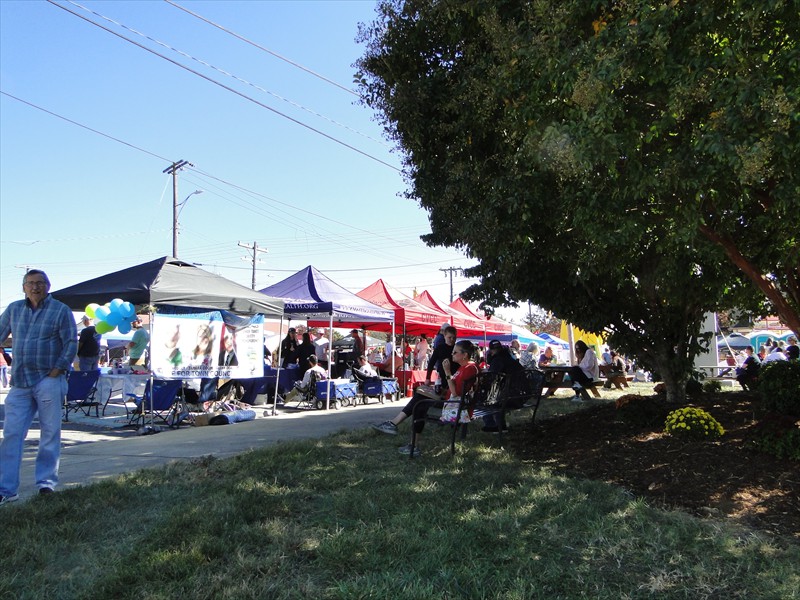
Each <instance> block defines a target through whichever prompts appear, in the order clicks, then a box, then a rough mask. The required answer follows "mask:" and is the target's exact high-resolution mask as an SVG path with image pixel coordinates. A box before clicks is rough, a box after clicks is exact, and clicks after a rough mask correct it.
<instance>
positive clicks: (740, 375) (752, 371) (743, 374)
mask: <svg viewBox="0 0 800 600" xmlns="http://www.w3.org/2000/svg"><path fill="white" fill-rule="evenodd" d="M744 351H745V353H746V354H747V358H745V359H744V362H743V363H742V366H741V367H739V368H738V369H736V381H738V382H739V384H740V385H741V386H742V389H743V390H749V389H750V386H752V385H753V383H754V382H755V380H756V377H758V371H759V370H760V369H761V361H760V360H758V357H757V356H754V355H753V348H751V347H750V346H748V347H747V348H745V350H744Z"/></svg>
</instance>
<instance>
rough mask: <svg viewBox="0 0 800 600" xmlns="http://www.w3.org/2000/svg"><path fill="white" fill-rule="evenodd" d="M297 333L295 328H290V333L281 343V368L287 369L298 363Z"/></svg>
mask: <svg viewBox="0 0 800 600" xmlns="http://www.w3.org/2000/svg"><path fill="white" fill-rule="evenodd" d="M296 334H297V332H296V331H295V328H294V327H290V328H289V332H288V333H287V334H286V337H285V338H283V341H282V342H281V366H282V367H283V368H284V369H285V368H286V367H288V366H289V365H291V364H294V363H296V362H297V352H296V351H297V338H296V337H295V335H296Z"/></svg>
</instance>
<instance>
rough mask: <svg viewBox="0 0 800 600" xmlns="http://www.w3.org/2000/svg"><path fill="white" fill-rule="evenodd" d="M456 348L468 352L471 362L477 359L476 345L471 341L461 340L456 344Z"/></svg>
mask: <svg viewBox="0 0 800 600" xmlns="http://www.w3.org/2000/svg"><path fill="white" fill-rule="evenodd" d="M456 346H458V347H459V348H461V349H462V350H463V351H464V352H466V353H467V356H469V358H470V360H472V359H473V358H474V357H475V344H473V343H472V342H470V341H469V340H459V341H457V342H456Z"/></svg>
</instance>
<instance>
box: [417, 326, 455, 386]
mask: <svg viewBox="0 0 800 600" xmlns="http://www.w3.org/2000/svg"><path fill="white" fill-rule="evenodd" d="M457 334H458V332H457V331H456V328H455V327H453V326H452V325H448V326H447V327H445V329H444V343H443V344H439V345H438V346H436V347H435V348H434V349H433V354H431V357H430V359H429V360H428V371H427V373H426V374H425V385H430V384H431V373H433V370H434V369H436V372H437V373H438V374H439V383H440V384H441V382H443V381H446V380H447V375H445V372H444V369H442V360H444V359H445V358H446V359H448V360H450V357H451V356H452V355H453V348H454V347H455V345H456V335H457ZM453 369H455V370H458V364H456V363H454V364H453Z"/></svg>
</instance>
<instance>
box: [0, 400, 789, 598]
mask: <svg viewBox="0 0 800 600" xmlns="http://www.w3.org/2000/svg"><path fill="white" fill-rule="evenodd" d="M650 389H652V388H650ZM633 391H635V390H633ZM603 395H604V400H603V401H608V398H610V397H612V395H611V394H606V393H604V394H603ZM566 404H567V402H566V401H563V400H557V401H553V402H550V403H549V406H548V405H547V403H545V404H543V411H542V412H543V413H544V415H543V416H546V415H547V413H548V411H549V410H555V412H559V411H560V410H562V408H561V406H562V405H564V406H565V405H566ZM515 418H520V419H522V418H527V415H526V414H525V413H524V412H520V413H519V414H518V415H517V416H516V417H515ZM432 429H436V427H433V428H432ZM405 431H406V428H405V427H403V428H401V435H399V436H396V437H389V436H383V435H380V434H378V433H375V432H372V431H357V432H352V433H345V434H339V435H336V436H332V437H329V438H325V439H323V440H318V441H313V442H297V443H291V444H284V445H279V446H275V447H272V448H267V449H264V450H259V451H254V452H250V453H247V454H244V455H241V456H238V457H236V458H233V459H229V460H217V459H214V458H212V457H208V458H206V459H203V460H200V461H196V462H194V463H191V464H189V463H184V464H177V465H171V466H169V467H165V468H162V469H154V470H147V471H141V472H138V473H136V474H133V475H129V476H124V477H121V478H119V479H117V480H114V481H109V482H106V483H102V484H98V485H93V486H89V487H86V488H79V489H74V490H68V491H64V492H60V493H58V494H54V495H52V496H48V497H43V498H34V499H32V500H31V501H29V502H25V503H22V502H20V503H17V504H16V505H10V506H6V507H3V508H2V509H0V532H2V534H0V556H2V560H0V598H2V599H5V598H15V599H16V598H20V599H21V598H31V599H34V598H35V599H40V598H58V599H66V598H109V599H111V598H114V599H119V598H146V599H151V598H152V599H154V598H182V599H184V600H188V599H194V598H214V599H218V598H231V599H242V598H260V599H263V598H302V599H307V600H311V599H314V600H316V599H318V598H376V599H381V600H383V599H392V600H394V599H405V598H407V599H409V600H421V599H425V598H485V599H519V600H522V599H527V598H548V599H550V598H582V597H583V598H593V599H594V598H613V599H620V598H687V599H695V598H726V599H727V598H748V599H750V598H775V599H779V598H780V599H786V598H800V567H798V565H800V547H798V546H797V545H796V544H794V543H792V542H790V541H787V540H784V539H777V538H770V537H768V536H766V535H763V534H759V533H756V532H754V531H751V530H746V529H742V528H738V527H734V526H732V525H729V524H726V523H724V522H718V521H713V520H699V519H696V518H693V517H691V516H689V515H686V514H684V513H680V512H664V511H661V510H656V509H654V508H651V507H649V506H647V504H646V503H644V502H643V501H641V500H639V499H636V498H633V497H631V496H630V495H629V494H627V493H626V492H625V491H624V490H621V489H619V488H616V487H613V486H610V485H606V484H602V483H597V482H592V481H582V480H573V479H568V478H565V477H560V476H555V475H553V474H552V473H551V472H549V471H548V470H547V469H543V468H540V467H538V466H536V465H529V464H521V463H520V462H519V461H517V460H515V459H514V458H513V457H512V456H510V455H509V454H507V453H505V452H504V451H503V450H502V449H499V448H497V447H496V445H497V438H496V437H494V436H488V435H472V434H471V435H470V436H469V437H468V439H467V441H466V443H465V444H462V445H461V446H460V447H459V452H458V454H457V456H456V457H455V458H451V457H450V454H449V447H448V440H449V437H448V436H447V435H446V433H445V431H438V432H437V431H427V432H426V436H425V440H424V441H425V446H424V449H425V454H424V456H422V457H421V458H419V459H415V460H413V461H409V460H408V457H401V456H400V455H399V454H397V452H396V447H397V446H399V445H401V444H402V443H405V441H406V438H405V437H404V435H402V434H403V433H405Z"/></svg>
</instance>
